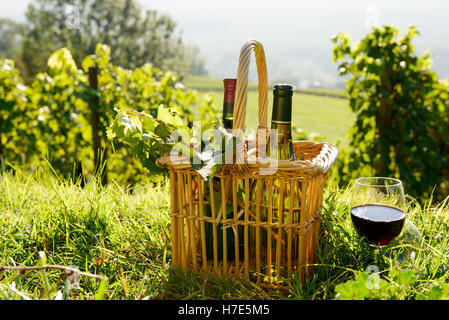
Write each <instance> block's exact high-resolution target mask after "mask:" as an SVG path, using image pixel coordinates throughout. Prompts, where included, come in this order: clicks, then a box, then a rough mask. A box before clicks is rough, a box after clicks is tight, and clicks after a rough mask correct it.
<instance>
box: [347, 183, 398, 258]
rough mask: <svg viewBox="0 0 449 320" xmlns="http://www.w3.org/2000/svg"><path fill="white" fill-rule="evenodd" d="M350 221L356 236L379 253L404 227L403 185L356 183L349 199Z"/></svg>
mask: <svg viewBox="0 0 449 320" xmlns="http://www.w3.org/2000/svg"><path fill="white" fill-rule="evenodd" d="M351 220H352V223H353V225H354V228H355V230H356V231H357V233H358V234H359V235H360V236H361V237H363V238H366V239H367V240H368V242H369V243H370V244H371V245H372V246H375V247H377V249H378V251H379V253H380V250H381V248H382V247H383V246H385V245H387V244H389V243H390V242H391V241H393V240H394V239H395V238H396V237H398V236H399V234H400V233H401V231H402V228H403V227H404V222H405V220H406V202H405V196H404V187H403V185H402V182H401V181H400V180H399V179H395V178H386V177H367V178H358V179H356V181H355V183H354V188H353V191H352V195H351Z"/></svg>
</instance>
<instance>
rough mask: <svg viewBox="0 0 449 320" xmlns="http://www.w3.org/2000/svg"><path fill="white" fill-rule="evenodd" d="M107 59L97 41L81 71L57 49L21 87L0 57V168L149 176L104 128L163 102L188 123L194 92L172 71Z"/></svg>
mask: <svg viewBox="0 0 449 320" xmlns="http://www.w3.org/2000/svg"><path fill="white" fill-rule="evenodd" d="M109 56H110V49H109V47H108V46H106V45H102V44H98V45H97V49H96V53H95V55H91V56H87V57H86V58H85V59H84V60H83V62H82V66H81V68H79V67H78V66H76V64H75V62H74V61H73V59H72V56H71V54H70V51H68V50H67V49H65V48H64V49H60V50H58V51H56V52H54V53H53V54H52V55H51V57H50V58H49V60H48V67H49V72H48V73H39V74H37V75H36V78H35V79H34V80H33V81H32V83H31V84H30V85H25V84H24V82H23V80H22V79H21V78H20V75H19V72H18V70H17V69H16V68H15V66H14V62H13V61H11V60H1V61H0V65H1V68H0V81H1V83H2V84H3V85H2V87H1V88H0V90H1V91H0V104H1V105H2V106H4V107H3V108H2V111H1V114H0V134H1V139H0V159H1V166H2V171H4V170H5V169H6V167H16V166H20V167H29V168H33V167H36V166H38V163H41V164H42V161H44V162H45V163H48V164H49V166H50V167H51V170H52V171H54V172H55V173H56V174H57V175H60V176H62V177H65V178H72V179H73V180H77V179H86V178H87V177H89V176H92V175H96V174H97V173H98V172H100V171H101V175H102V177H103V178H102V179H103V181H104V182H105V183H106V182H107V181H111V179H114V180H115V181H116V182H117V183H119V184H127V183H128V184H132V185H133V184H135V183H136V182H138V181H142V180H145V179H146V177H145V175H144V174H142V172H143V170H142V166H141V165H140V163H139V162H136V161H134V160H133V157H132V156H130V155H129V152H128V151H127V150H126V149H124V148H120V146H118V145H111V143H110V142H109V141H108V139H107V137H106V128H107V127H108V125H109V124H110V123H111V122H112V119H113V118H114V117H115V115H116V114H117V111H118V110H119V109H121V108H124V107H128V106H132V108H133V109H134V110H136V111H141V112H146V113H148V114H150V115H153V116H155V117H156V116H157V111H158V109H159V106H160V105H164V106H165V107H166V108H168V109H171V110H173V112H176V113H177V114H179V115H180V116H181V117H182V118H183V119H185V121H186V124H187V123H189V122H191V121H192V114H191V111H190V110H191V107H192V106H193V105H195V104H196V103H197V102H198V101H197V96H196V94H195V92H193V91H192V90H187V89H185V88H184V86H183V85H182V84H181V83H179V82H178V81H177V78H176V76H175V75H174V74H173V73H171V72H162V71H160V70H159V69H156V68H153V67H152V66H151V65H149V64H147V65H144V66H142V67H140V68H136V69H134V70H126V69H123V68H121V67H119V66H115V65H113V64H112V63H111V62H110V58H109ZM213 103H214V101H213V100H212V99H208V100H206V101H205V102H203V103H202V110H204V112H205V113H206V114H207V111H208V109H211V110H212V108H214V107H215V106H214V105H213ZM105 163H107V166H106V165H105ZM118 173H120V174H118Z"/></svg>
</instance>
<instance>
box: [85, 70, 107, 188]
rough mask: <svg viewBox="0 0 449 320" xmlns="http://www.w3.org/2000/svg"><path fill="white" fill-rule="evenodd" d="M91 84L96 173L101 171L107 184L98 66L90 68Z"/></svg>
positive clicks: (91, 121)
mask: <svg viewBox="0 0 449 320" xmlns="http://www.w3.org/2000/svg"><path fill="white" fill-rule="evenodd" d="M89 86H90V88H91V89H92V91H93V92H94V94H91V97H90V100H89V109H90V125H91V129H92V149H93V153H94V165H95V169H94V174H95V175H97V174H99V173H100V172H101V184H102V185H106V184H107V176H108V175H107V166H106V160H107V148H106V147H105V148H102V146H101V140H102V136H103V134H102V132H101V129H100V116H99V114H98V108H100V101H99V98H98V68H97V67H90V68H89Z"/></svg>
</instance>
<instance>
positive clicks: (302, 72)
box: [0, 0, 449, 86]
mask: <svg viewBox="0 0 449 320" xmlns="http://www.w3.org/2000/svg"><path fill="white" fill-rule="evenodd" d="M29 2H30V0H14V1H12V2H11V1H9V0H0V16H3V17H9V18H12V19H16V20H24V12H25V9H26V6H27V4H28V3H29ZM139 2H140V3H141V4H142V6H143V7H145V8H150V9H155V10H158V11H159V12H161V13H167V14H169V15H170V16H171V17H172V19H173V20H174V21H175V22H176V23H177V32H178V33H180V34H181V35H182V38H183V41H184V42H185V43H188V44H193V45H197V46H198V47H199V48H200V49H201V52H202V54H203V55H204V57H205V58H206V68H207V69H208V70H209V73H210V74H211V75H212V76H217V77H227V76H232V75H234V74H235V72H236V70H237V61H238V54H239V51H240V47H241V46H242V44H243V43H244V42H245V41H246V40H248V39H250V38H253V39H257V40H259V41H261V42H262V44H263V45H264V49H265V53H266V56H267V67H268V73H269V78H270V77H271V78H272V79H271V80H272V81H275V80H277V78H282V77H283V78H288V79H293V81H294V82H295V83H296V84H297V85H299V86H310V85H314V83H317V84H320V83H321V85H323V84H328V85H333V84H335V81H337V80H338V79H337V78H338V77H337V71H336V70H337V66H336V64H334V63H332V61H331V56H332V43H331V41H330V38H331V36H332V35H335V34H337V33H338V32H348V33H350V34H351V35H352V36H353V39H355V40H357V39H360V38H361V37H362V36H363V35H365V34H367V33H368V32H369V26H370V25H371V24H377V25H379V24H386V23H389V24H394V25H396V26H398V27H400V28H401V29H402V30H405V29H406V28H407V27H408V26H410V25H416V26H417V27H418V30H419V31H420V33H421V36H420V37H419V38H418V39H416V41H415V44H416V48H417V51H418V52H423V51H424V50H425V49H430V50H431V52H432V53H433V54H432V57H433V59H434V68H435V69H437V71H438V72H439V74H441V76H449V41H447V40H448V39H449V19H448V17H449V1H446V0H426V1H422V0H419V1H418V0H408V1H403V0H372V1H371V0H339V1H336V0H333V1H332V0H314V1H310V0H309V1H294V0H276V1H273V0H270V1H267V0H257V1H256V0H226V1H225V0H189V1H186V0H139ZM269 80H270V79H269Z"/></svg>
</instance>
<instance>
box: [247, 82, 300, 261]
mask: <svg viewBox="0 0 449 320" xmlns="http://www.w3.org/2000/svg"><path fill="white" fill-rule="evenodd" d="M292 96H293V87H292V86H291V85H288V84H276V85H275V86H274V89H273V109H272V117H271V132H270V138H269V141H268V144H267V149H266V156H267V157H268V158H269V159H272V160H290V161H295V153H294V150H293V140H292V126H291V124H292ZM300 187H301V186H300V183H299V182H296V181H293V180H290V181H286V180H283V179H276V178H274V179H272V180H271V182H270V179H257V180H253V182H252V186H251V196H250V199H251V200H250V202H251V211H252V214H253V219H254V216H256V212H257V207H258V206H257V203H259V210H260V219H261V220H262V221H263V222H272V223H287V220H289V217H288V215H289V214H290V210H289V208H290V207H291V206H293V217H291V218H290V219H291V220H290V221H291V222H292V223H296V222H298V221H299V210H300V203H299V200H298V199H299V196H298V192H300ZM270 188H271V190H269V189H270ZM281 193H282V196H281ZM270 195H271V204H272V216H271V218H272V220H271V221H268V205H269V203H270V201H269V196H270ZM292 195H293V196H292ZM281 199H283V206H282V207H283V208H284V209H283V212H279V208H280V206H279V203H280V201H281ZM257 200H259V201H257ZM283 229H285V228H272V229H271V230H270V234H268V232H267V229H265V228H261V230H260V238H259V241H260V245H261V247H265V248H267V247H268V246H271V248H274V249H275V250H271V253H272V255H273V256H272V257H271V260H270V261H271V263H274V261H275V260H274V259H285V256H286V248H285V243H286V237H287V236H288V231H285V230H283ZM291 236H293V237H294V238H293V239H292V240H293V241H292V243H295V242H296V241H295V240H296V235H294V234H292V235H291ZM249 241H250V244H249V246H250V252H249V254H250V256H251V257H255V256H256V252H255V250H256V241H257V239H256V228H254V227H252V228H250V231H249ZM295 248H296V245H295ZM291 249H292V255H293V257H296V251H297V250H295V249H294V248H291ZM267 253H268V252H267ZM267 259H268V256H267Z"/></svg>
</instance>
